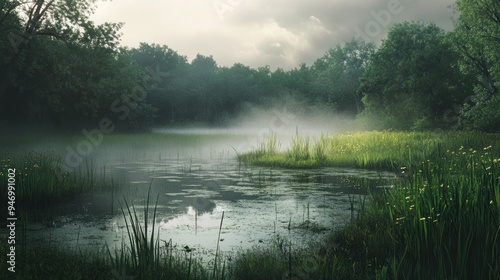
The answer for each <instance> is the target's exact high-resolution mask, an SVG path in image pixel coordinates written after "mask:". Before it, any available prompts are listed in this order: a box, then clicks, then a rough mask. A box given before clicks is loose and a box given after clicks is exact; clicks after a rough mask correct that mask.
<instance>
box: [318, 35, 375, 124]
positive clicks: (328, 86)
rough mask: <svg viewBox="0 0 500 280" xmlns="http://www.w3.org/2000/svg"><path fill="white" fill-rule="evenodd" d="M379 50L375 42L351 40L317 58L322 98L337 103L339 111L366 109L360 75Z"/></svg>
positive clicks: (319, 89)
mask: <svg viewBox="0 0 500 280" xmlns="http://www.w3.org/2000/svg"><path fill="white" fill-rule="evenodd" d="M374 51H375V45H374V44H372V43H365V42H360V41H357V40H351V41H349V42H346V43H345V45H344V46H340V45H337V46H336V47H335V48H331V49H330V50H328V51H327V52H326V54H325V55H323V57H321V58H319V59H318V60H316V61H315V62H314V65H313V70H314V71H315V72H316V81H315V82H314V87H315V89H316V92H317V94H316V95H317V96H319V97H320V99H322V100H324V101H326V102H328V103H331V104H333V106H335V107H336V109H337V111H340V112H342V113H348V114H359V113H360V112H361V110H362V104H361V95H360V94H359V91H358V90H359V86H360V83H361V82H360V78H361V76H362V75H363V73H364V72H365V69H366V67H367V65H368V63H369V61H370V57H371V55H372V54H373V53H374Z"/></svg>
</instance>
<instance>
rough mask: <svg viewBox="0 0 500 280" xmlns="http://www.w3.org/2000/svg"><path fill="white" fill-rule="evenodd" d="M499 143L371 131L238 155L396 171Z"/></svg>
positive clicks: (258, 160) (295, 164)
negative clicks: (446, 153)
mask: <svg viewBox="0 0 500 280" xmlns="http://www.w3.org/2000/svg"><path fill="white" fill-rule="evenodd" d="M266 141H270V140H266ZM499 142H500V140H499V136H498V135H496V134H478V133H473V132H444V133H432V132H391V131H372V132H356V133H346V134H339V135H334V136H329V137H326V136H322V137H321V138H320V139H319V140H317V141H316V142H315V143H313V144H311V143H310V140H309V138H307V137H301V136H300V135H299V134H297V135H296V136H295V137H294V138H293V139H292V144H291V147H290V148H289V149H288V150H287V151H284V152H267V153H262V152H261V149H256V150H254V151H252V152H249V153H246V154H243V155H240V160H241V161H243V162H245V163H247V164H253V165H260V166H272V167H287V168H316V167H323V166H336V167H353V168H367V169H379V170H391V171H395V170H397V169H398V168H401V167H408V168H409V167H411V166H410V165H411V164H410V163H418V162H420V161H423V160H427V159H429V158H433V157H434V156H435V154H436V153H438V152H439V150H440V149H444V150H456V149H458V148H459V147H461V146H466V147H468V148H473V149H482V148H483V147H487V146H490V145H493V146H495V147H497V146H498V145H496V144H498V143H499ZM266 145H268V144H266V143H265V142H264V144H261V146H266Z"/></svg>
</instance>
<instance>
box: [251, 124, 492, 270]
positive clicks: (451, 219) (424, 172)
mask: <svg viewBox="0 0 500 280" xmlns="http://www.w3.org/2000/svg"><path fill="white" fill-rule="evenodd" d="M327 143H328V149H327V151H326V159H323V161H322V162H321V161H319V160H317V159H315V157H314V156H312V155H314V154H315V151H314V149H311V150H309V154H310V155H309V156H304V153H305V151H304V149H302V148H303V147H307V145H308V144H307V142H305V141H303V140H294V141H292V147H291V148H290V150H288V151H286V152H284V153H281V154H271V155H261V156H259V155H257V154H255V153H249V154H246V155H242V158H243V160H246V161H247V162H250V163H253V164H262V165H271V166H283V167H295V168H308V167H317V166H350V167H362V168H372V169H384V170H392V171H397V172H398V173H399V175H400V178H401V179H400V181H399V182H398V183H397V184H396V185H395V186H394V187H393V188H392V189H389V190H386V191H384V192H383V193H378V194H377V193H375V194H373V195H372V197H371V200H372V203H370V206H369V207H368V208H367V209H366V210H361V211H362V212H363V213H361V215H358V219H356V220H355V221H354V222H352V223H350V224H349V225H348V226H347V227H345V228H344V229H342V230H339V231H337V232H336V233H334V234H333V235H332V236H330V238H329V239H328V240H327V241H326V243H325V244H324V245H323V249H324V251H327V253H326V257H325V258H326V259H324V260H323V261H322V262H323V263H324V264H325V265H324V266H319V270H320V271H319V274H321V275H323V277H322V278H323V279H500V262H499V261H498V260H500V182H499V181H500V145H499V144H500V136H499V135H496V134H478V133H469V132H446V133H416V132H388V131H385V132H364V133H353V134H345V135H337V136H332V137H330V138H328V140H327ZM290 155H293V156H290ZM295 155H300V156H295ZM262 258H263V259H265V258H266V257H265V256H264V257H262ZM253 262H257V261H256V260H253ZM281 270H282V273H285V270H284V269H281ZM270 273H271V272H270Z"/></svg>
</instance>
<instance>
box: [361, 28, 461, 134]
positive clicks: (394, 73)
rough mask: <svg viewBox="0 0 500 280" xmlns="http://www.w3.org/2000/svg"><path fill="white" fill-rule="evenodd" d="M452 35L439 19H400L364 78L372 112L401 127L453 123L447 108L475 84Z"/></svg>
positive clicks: (386, 121) (363, 87) (363, 91)
mask: <svg viewBox="0 0 500 280" xmlns="http://www.w3.org/2000/svg"><path fill="white" fill-rule="evenodd" d="M447 36H448V35H447V34H446V33H445V32H444V31H443V30H441V29H440V28H439V27H437V26H436V25H435V24H423V23H415V22H413V23H409V22H405V23H401V24H396V25H395V26H394V27H393V28H392V29H391V30H390V31H389V34H388V37H387V39H386V40H384V41H383V43H382V45H381V47H380V48H379V49H378V50H377V52H376V53H375V54H374V55H373V57H372V60H371V63H370V65H369V67H368V68H367V71H366V73H365V74H364V76H363V77H362V84H361V88H360V92H361V93H362V94H363V95H364V99H363V102H364V104H365V106H366V107H367V110H368V112H367V113H369V114H373V115H377V116H378V117H380V118H382V119H383V121H384V122H385V124H386V126H388V127H392V128H398V129H429V128H434V127H443V128H445V127H450V126H452V125H454V123H451V122H448V121H447V120H449V118H448V115H447V111H448V110H452V109H453V108H454V104H461V103H462V102H463V99H464V98H465V96H467V95H468V94H469V93H470V86H469V85H468V84H467V81H466V79H464V77H463V75H462V74H461V72H460V71H459V67H458V65H457V64H458V59H459V56H458V54H457V53H456V52H455V51H453V49H452V47H451V44H450V43H449V40H448V39H447Z"/></svg>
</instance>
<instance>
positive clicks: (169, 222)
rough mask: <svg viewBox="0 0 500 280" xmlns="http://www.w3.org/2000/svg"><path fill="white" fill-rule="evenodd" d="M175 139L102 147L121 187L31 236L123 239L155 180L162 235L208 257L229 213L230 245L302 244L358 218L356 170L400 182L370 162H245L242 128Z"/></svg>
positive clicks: (31, 230)
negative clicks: (130, 208) (277, 165)
mask: <svg viewBox="0 0 500 280" xmlns="http://www.w3.org/2000/svg"><path fill="white" fill-rule="evenodd" d="M225 135H227V134H225ZM175 137H176V138H175V139H176V141H175V142H173V141H171V142H169V141H168V138H167V140H166V141H165V143H164V142H161V144H155V143H153V144H152V143H149V144H148V145H144V147H143V146H141V145H140V143H139V144H138V143H136V142H133V143H122V144H121V145H116V143H113V145H106V144H103V145H102V147H99V148H100V150H98V151H97V150H96V153H95V154H94V155H93V156H94V157H95V162H97V163H99V166H96V167H95V169H96V170H98V171H99V172H100V173H101V174H100V175H99V176H104V177H105V178H107V179H108V180H111V179H112V180H113V181H114V182H115V183H116V184H118V185H119V186H120V189H121V191H120V192H119V193H114V194H94V195H88V196H84V197H82V198H81V199H80V200H79V201H78V202H77V203H72V204H70V205H65V206H64V207H63V208H62V209H63V210H61V211H60V212H59V214H58V215H57V216H52V217H50V219H48V220H46V221H43V222H40V223H36V224H31V225H30V226H28V233H27V235H28V238H29V239H31V240H33V241H36V240H40V239H44V240H49V241H54V242H57V243H58V244H65V245H67V246H68V247H75V246H79V247H87V248H89V247H88V246H102V245H104V244H108V245H110V247H111V248H113V247H114V246H117V247H121V245H122V240H125V241H127V232H126V228H125V221H124V219H123V216H122V214H121V209H120V205H123V199H127V201H128V202H129V204H130V205H134V206H135V208H136V210H137V213H138V215H139V216H140V217H141V219H142V215H143V207H144V203H145V197H146V194H147V191H148V189H149V188H151V201H152V203H154V202H155V201H156V199H158V203H157V214H156V220H155V228H157V229H159V237H160V239H161V240H164V241H166V242H167V241H169V240H170V239H172V241H173V243H174V244H177V245H178V248H181V247H184V246H189V248H194V249H195V251H193V253H195V254H198V255H199V256H200V257H203V256H206V257H207V258H208V256H211V255H213V254H215V249H216V246H217V236H218V231H219V226H220V222H221V217H222V213H223V212H224V221H223V224H222V231H221V238H220V241H221V242H220V245H219V246H220V249H221V250H222V251H226V252H230V251H234V250H237V249H241V248H243V249H247V248H251V247H252V246H265V245H266V244H269V243H270V242H272V240H273V238H275V237H276V236H278V235H279V236H281V237H285V238H289V239H291V240H292V241H293V244H294V246H302V245H304V244H306V243H307V242H309V241H311V240H313V239H316V238H318V237H320V236H322V235H324V234H325V233H326V232H328V231H329V230H332V229H335V228H338V227H341V226H342V225H344V224H345V223H346V222H347V221H349V219H350V218H351V214H352V211H351V210H352V209H351V203H350V202H351V201H350V198H351V199H353V198H354V200H355V208H356V207H358V205H359V204H358V203H359V201H360V200H362V199H363V196H364V195H363V194H362V192H360V191H359V190H358V189H356V188H355V185H356V183H355V182H353V181H352V179H353V178H364V179H365V180H370V181H371V182H372V183H373V184H374V185H378V186H386V185H389V184H390V183H391V182H392V181H393V180H394V175H393V174H390V173H380V172H374V171H366V170H353V169H342V168H323V169H315V170H306V171H299V170H286V169H271V168H260V167H241V166H239V165H238V162H237V161H236V159H235V153H234V151H232V149H231V146H237V145H238V143H239V142H241V141H245V138H244V137H243V136H241V135H240V136H238V137H219V138H218V137H214V138H203V137H198V136H197V135H196V134H186V135H184V136H182V137H184V138H182V137H181V138H179V136H178V135H177V136H175ZM193 138H197V139H193ZM183 139H184V140H183ZM242 139H243V140H242ZM125 146H126V147H125ZM349 194H353V196H350V197H349ZM150 208H153V207H150ZM353 210H354V211H356V209H353ZM150 217H152V215H151V216H150ZM90 248H91V247H90Z"/></svg>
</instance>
